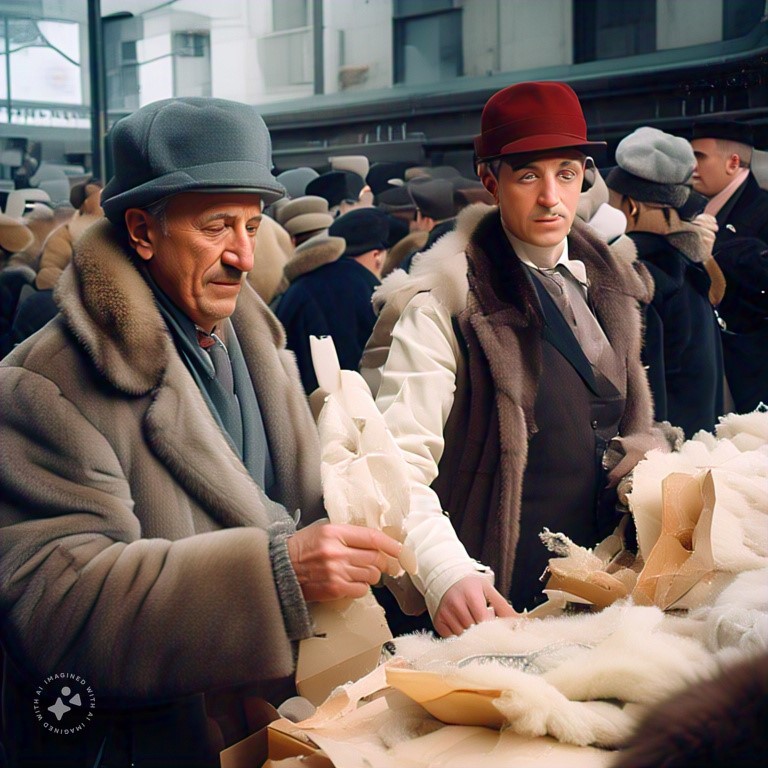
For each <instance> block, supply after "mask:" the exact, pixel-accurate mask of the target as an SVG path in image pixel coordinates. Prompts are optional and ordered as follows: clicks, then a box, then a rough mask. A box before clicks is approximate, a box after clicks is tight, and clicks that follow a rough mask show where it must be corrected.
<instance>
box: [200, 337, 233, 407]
mask: <svg viewBox="0 0 768 768" xmlns="http://www.w3.org/2000/svg"><path fill="white" fill-rule="evenodd" d="M211 337H212V338H213V339H214V340H215V342H216V343H215V344H212V345H211V346H210V347H208V348H207V350H206V351H207V352H208V354H209V355H210V356H211V360H212V361H213V367H214V368H215V369H216V378H217V379H218V380H219V382H220V383H221V386H222V387H224V389H225V390H226V391H227V392H229V394H231V395H233V394H234V393H235V380H234V377H233V376H232V361H231V360H230V359H229V352H227V348H226V347H225V346H224V342H223V341H222V340H221V339H220V338H219V337H218V336H217V335H216V334H215V333H212V334H211Z"/></svg>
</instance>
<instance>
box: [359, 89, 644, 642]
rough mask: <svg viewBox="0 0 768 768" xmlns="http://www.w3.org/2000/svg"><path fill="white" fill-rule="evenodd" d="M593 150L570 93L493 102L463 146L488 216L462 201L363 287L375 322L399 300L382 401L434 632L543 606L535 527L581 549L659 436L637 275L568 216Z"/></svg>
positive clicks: (612, 520)
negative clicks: (474, 166) (427, 245)
mask: <svg viewBox="0 0 768 768" xmlns="http://www.w3.org/2000/svg"><path fill="white" fill-rule="evenodd" d="M595 146H597V143H596V142H592V141H589V140H588V138H587V133H586V123H585V120H584V116H583V114H582V110H581V105H580V104H579V100H578V98H577V97H576V94H575V93H574V92H573V91H572V90H571V89H570V88H569V87H568V86H567V85H565V84H563V83H553V82H546V83H521V84H518V85H513V86H510V87H508V88H505V89H503V90H501V91H499V92H498V93H496V94H495V95H494V96H492V97H491V98H490V100H489V101H488V103H487V104H486V106H485V108H484V110H483V114H482V118H481V133H480V135H479V136H478V137H477V138H476V139H475V152H476V155H477V158H478V162H479V163H480V164H481V168H483V169H484V172H483V175H482V177H481V180H482V182H483V184H484V185H485V187H486V189H488V191H489V192H490V193H491V194H492V195H493V197H494V199H495V201H496V206H479V207H478V206H472V207H470V208H467V209H465V211H463V212H462V213H460V214H459V217H458V221H457V224H456V229H455V231H454V232H451V233H449V234H447V235H445V236H444V237H443V238H441V239H440V240H439V241H438V242H437V243H436V244H435V245H434V246H433V247H432V248H431V249H430V250H428V251H425V252H424V253H422V254H420V256H419V258H418V259H415V260H414V263H413V266H412V268H411V272H410V275H409V276H408V277H407V278H406V277H405V276H404V275H403V274H402V273H401V272H398V271H396V272H394V273H393V274H392V275H391V276H390V277H389V278H387V280H385V281H384V283H383V284H382V287H381V289H380V290H379V291H377V293H376V294H375V295H374V303H375V305H381V304H383V305H384V308H383V309H382V313H381V318H382V320H383V319H384V318H385V313H386V311H387V309H388V307H389V306H397V305H398V304H399V305H400V306H403V304H404V305H405V307H404V309H403V310H402V311H401V312H400V314H399V319H398V320H397V322H396V324H395V325H394V328H392V331H391V346H390V349H389V354H388V357H387V359H386V363H384V365H383V369H382V371H381V383H380V386H379V388H378V395H377V404H378V405H379V407H380V409H381V410H382V411H383V413H384V416H385V419H386V421H387V423H388V425H389V428H390V430H391V432H392V434H393V435H394V436H395V439H396V441H397V443H398V445H399V446H400V448H401V449H402V450H403V452H404V454H405V457H406V459H407V461H408V463H409V465H410V467H411V470H412V472H411V487H410V491H411V510H410V514H409V517H408V519H407V522H406V528H407V531H408V534H407V538H406V542H407V543H408V544H409V545H410V546H411V547H412V548H413V551H414V552H416V553H417V557H418V560H419V563H418V573H417V574H416V576H415V577H413V580H414V584H415V586H416V587H417V588H418V590H419V591H420V592H421V593H422V594H423V596H424V598H425V602H426V606H427V608H428V610H429V613H430V616H431V618H432V621H433V623H434V627H435V629H436V630H437V631H438V632H439V633H440V634H441V635H451V634H458V633H460V632H462V631H463V630H464V629H466V628H467V627H468V626H470V625H472V624H474V623H477V622H480V621H483V620H484V619H486V618H489V617H490V616H492V615H493V614H495V615H497V616H505V615H510V614H512V613H513V609H512V607H510V605H509V603H508V602H507V601H510V602H511V605H512V606H513V607H514V609H516V610H518V611H522V610H523V609H525V608H532V607H534V606H535V605H536V604H537V603H538V602H540V601H543V599H544V596H543V595H542V594H541V591H542V588H543V584H542V583H541V581H540V577H541V575H542V572H543V571H544V569H545V567H546V565H547V562H548V559H549V557H550V556H551V555H550V553H548V552H547V550H546V549H545V547H544V546H543V545H542V544H541V542H540V540H539V534H540V533H541V531H542V529H543V528H545V527H548V528H549V529H551V530H553V531H561V532H563V533H565V534H566V535H567V536H569V537H570V538H571V539H572V540H574V541H576V542H578V543H579V544H581V545H583V546H588V547H592V546H594V545H595V544H596V543H597V542H598V541H600V540H601V538H603V536H605V535H606V534H607V533H609V532H611V531H612V530H613V529H614V527H615V525H616V523H617V519H616V517H615V512H614V508H615V504H614V492H613V490H612V489H611V488H609V487H608V486H609V485H614V484H615V483H616V482H617V481H618V479H619V478H620V477H621V476H622V475H624V474H625V473H626V472H628V471H629V470H630V469H631V468H632V466H633V465H634V463H635V462H636V461H637V460H638V458H639V457H640V456H641V455H642V453H643V452H644V450H645V449H646V448H647V447H649V446H650V445H652V444H654V442H655V441H654V439H653V437H652V435H651V429H652V408H651V398H650V393H649V390H648V383H647V380H646V376H645V371H644V370H643V367H642V365H641V363H640V339H641V331H640V311H639V308H638V301H639V300H643V299H645V300H647V298H648V295H649V291H650V283H649V281H648V280H647V274H646V273H645V272H644V270H642V269H640V270H639V271H636V270H635V269H634V268H633V267H632V266H630V265H628V264H625V263H623V262H620V261H619V260H617V258H616V257H615V256H614V255H612V253H611V252H610V251H609V250H608V248H607V247H606V245H605V244H604V243H603V242H601V241H600V240H599V239H598V238H597V237H595V236H594V235H593V234H591V233H590V231H589V230H588V228H587V227H586V225H582V224H581V223H580V222H579V221H578V220H576V219H575V215H576V207H577V204H578V202H579V195H580V192H581V190H582V184H583V179H584V168H585V163H586V160H587V154H588V153H589V152H591V151H592V149H593V148H594V147H595ZM377 327H378V326H377ZM374 336H375V334H374ZM612 441H613V444H614V446H616V445H620V446H621V447H622V448H623V449H624V451H625V454H624V457H623V458H622V460H621V461H620V463H618V464H617V465H616V466H614V467H613V468H612V471H611V473H610V475H609V476H608V475H607V470H606V468H605V467H604V465H603V462H604V457H605V452H606V449H607V447H608V445H609V443H611V442H612ZM478 562H479V563H482V564H484V565H485V566H490V568H492V570H493V572H494V573H495V588H494V587H493V586H491V582H490V580H489V579H488V578H487V574H484V573H482V572H481V571H482V570H483V569H481V568H479V567H478Z"/></svg>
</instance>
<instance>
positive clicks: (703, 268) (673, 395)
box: [606, 126, 724, 438]
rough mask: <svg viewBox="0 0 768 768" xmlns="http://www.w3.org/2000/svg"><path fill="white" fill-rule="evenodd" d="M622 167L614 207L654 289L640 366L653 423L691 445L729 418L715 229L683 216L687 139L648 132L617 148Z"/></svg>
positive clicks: (611, 184) (689, 158)
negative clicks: (677, 431) (668, 426)
mask: <svg viewBox="0 0 768 768" xmlns="http://www.w3.org/2000/svg"><path fill="white" fill-rule="evenodd" d="M616 163H617V165H616V167H615V168H614V169H613V170H611V172H610V173H609V174H608V177H607V178H606V184H607V186H608V189H609V191H610V192H609V194H610V197H609V200H610V202H611V204H612V205H613V206H614V207H615V208H617V209H618V210H620V211H621V212H622V213H624V215H625V217H626V221H627V238H628V241H629V243H631V245H632V246H634V249H635V255H636V257H637V258H638V259H639V260H640V261H641V262H642V264H643V265H644V266H645V267H646V268H647V269H648V271H649V272H650V274H651V276H652V277H653V282H654V294H653V299H652V301H651V302H650V304H648V306H647V307H646V309H645V334H644V344H643V350H642V360H643V363H644V364H645V365H646V367H647V369H648V378H649V381H650V384H651V391H652V392H653V402H654V413H655V418H656V420H657V421H669V422H671V423H672V424H673V425H675V426H677V427H680V428H681V429H682V430H683V432H684V433H685V435H686V437H688V438H690V437H693V435H694V434H695V433H696V432H698V431H699V430H700V429H705V430H712V429H714V427H715V423H716V422H717V418H718V417H719V416H721V415H722V413H723V393H722V389H723V387H722V379H723V361H722V357H723V356H722V349H721V344H720V330H719V327H718V324H717V318H716V316H715V312H714V310H713V308H712V304H713V303H714V304H718V303H719V301H720V299H722V288H719V289H718V288H716V285H717V282H719V283H720V284H722V283H723V282H724V280H723V277H722V273H721V272H720V270H719V268H718V267H717V264H716V263H715V261H714V259H713V258H712V247H713V245H714V242H715V232H716V231H717V224H716V222H715V220H714V219H713V217H712V216H710V215H708V214H702V215H700V216H697V217H696V218H694V219H693V221H687V220H686V218H685V215H684V213H683V211H684V210H685V207H686V204H687V203H688V200H689V197H690V195H691V194H692V193H691V188H690V186H689V185H688V182H689V180H690V178H691V174H692V173H693V169H694V167H695V165H696V159H695V158H694V156H693V151H692V150H691V147H690V145H689V144H688V142H687V141H686V140H685V139H683V138H680V137H679V136H672V135H671V134H669V133H665V132H664V131H660V130H659V129H658V128H651V127H649V126H643V127H641V128H638V129H637V130H636V131H633V132H632V133H630V134H629V135H628V136H625V137H624V138H623V139H622V140H621V142H619V145H618V147H617V148H616ZM693 194H695V193H693ZM710 275H711V276H710ZM715 290H718V291H719V294H718V296H717V297H716V298H714V299H713V301H712V302H710V295H711V294H713V293H714V291H715Z"/></svg>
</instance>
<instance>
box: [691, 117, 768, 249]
mask: <svg viewBox="0 0 768 768" xmlns="http://www.w3.org/2000/svg"><path fill="white" fill-rule="evenodd" d="M691 146H692V147H693V153H694V155H695V156H696V169H695V170H694V172H693V177H692V181H693V188H694V189H695V190H696V191H697V192H699V193H700V194H702V195H704V196H705V197H707V198H709V203H708V204H707V207H706V209H705V210H706V213H709V214H711V215H713V216H714V217H715V218H716V219H717V224H718V226H719V230H718V233H717V242H716V244H715V255H716V254H717V251H718V249H719V246H720V245H721V244H722V243H723V242H724V241H727V240H729V239H731V238H733V237H757V238H759V239H760V240H762V241H763V242H764V243H768V192H766V191H765V190H763V189H760V186H759V185H758V183H757V179H755V177H754V175H753V173H752V171H751V170H750V168H749V166H750V163H751V160H752V149H753V146H754V140H753V135H752V127H751V126H749V125H747V124H746V123H737V122H733V121H724V120H709V121H702V122H700V123H694V126H693V140H692V141H691Z"/></svg>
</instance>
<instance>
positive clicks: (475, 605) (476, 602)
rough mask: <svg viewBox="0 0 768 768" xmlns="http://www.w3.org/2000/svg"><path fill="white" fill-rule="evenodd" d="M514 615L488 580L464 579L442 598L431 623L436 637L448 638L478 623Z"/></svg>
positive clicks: (478, 578) (477, 578)
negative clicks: (435, 631) (437, 635)
mask: <svg viewBox="0 0 768 768" xmlns="http://www.w3.org/2000/svg"><path fill="white" fill-rule="evenodd" d="M517 615H518V613H517V611H515V609H514V608H513V607H512V606H511V605H510V604H509V603H508V602H507V601H506V600H505V599H504V598H503V597H502V595H501V593H499V592H497V591H496V590H495V589H494V588H493V586H492V585H491V583H490V582H489V581H488V579H486V578H484V577H483V576H465V577H464V578H463V579H461V581H457V582H456V583H455V584H454V585H453V586H451V587H449V589H448V591H447V592H446V593H445V594H444V595H443V599H442V600H441V601H440V605H439V606H438V609H437V613H436V614H435V618H434V620H433V622H432V623H433V624H434V625H435V629H436V630H437V632H438V634H439V635H441V636H442V637H450V636H451V635H460V634H461V633H462V632H463V631H464V630H465V629H467V628H468V627H471V626H472V625H473V624H479V623H480V622H481V621H488V620H489V619H493V618H495V617H497V616H499V617H507V616H517Z"/></svg>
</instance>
